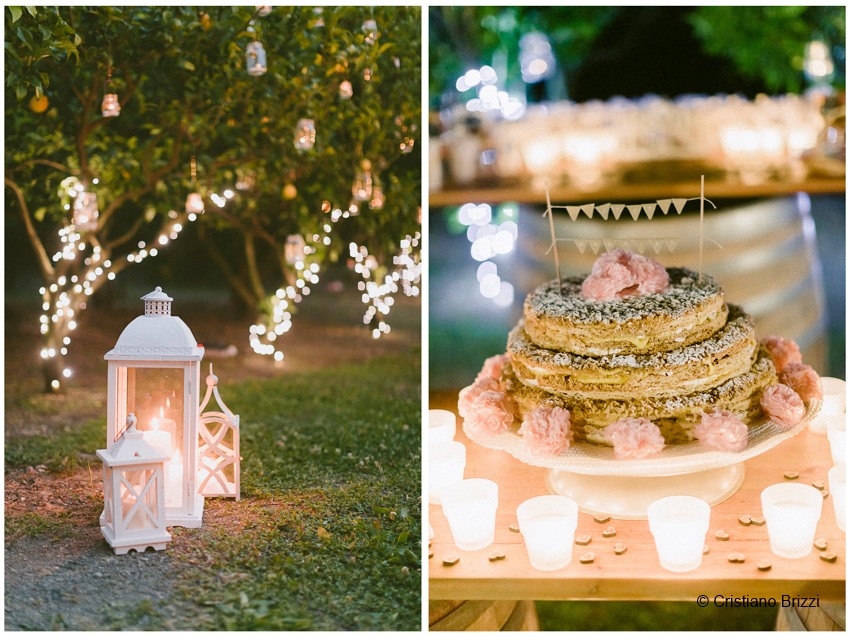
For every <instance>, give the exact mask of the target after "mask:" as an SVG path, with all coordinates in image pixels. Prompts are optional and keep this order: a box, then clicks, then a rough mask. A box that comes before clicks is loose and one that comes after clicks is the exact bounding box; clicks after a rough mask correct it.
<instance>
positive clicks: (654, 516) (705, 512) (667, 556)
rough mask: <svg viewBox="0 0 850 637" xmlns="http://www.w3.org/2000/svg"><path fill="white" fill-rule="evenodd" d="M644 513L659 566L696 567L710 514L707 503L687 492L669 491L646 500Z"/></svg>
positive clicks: (677, 570)
mask: <svg viewBox="0 0 850 637" xmlns="http://www.w3.org/2000/svg"><path fill="white" fill-rule="evenodd" d="M647 515H648V517H649V530H650V531H651V532H652V537H653V539H654V540H655V550H656V551H657V552H658V561H659V562H661V568H663V569H665V570H668V571H671V572H673V573H687V572H689V571H693V570H696V569H697V568H699V567H700V565H701V564H702V551H703V547H704V546H705V534H706V532H707V531H708V523H709V519H710V517H711V507H710V506H708V503H707V502H705V501H704V500H700V499H699V498H694V497H692V496H689V495H673V496H670V497H667V498H661V499H660V500H656V501H655V502H653V503H652V504H650V505H649V507H648V508H647Z"/></svg>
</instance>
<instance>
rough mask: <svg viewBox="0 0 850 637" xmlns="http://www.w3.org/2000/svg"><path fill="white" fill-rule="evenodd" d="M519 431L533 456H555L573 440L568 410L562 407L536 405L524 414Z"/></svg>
mask: <svg viewBox="0 0 850 637" xmlns="http://www.w3.org/2000/svg"><path fill="white" fill-rule="evenodd" d="M519 433H520V435H521V436H522V439H523V441H524V442H525V444H526V446H527V447H528V448H529V450H530V451H531V453H532V454H534V455H535V456H557V455H558V454H559V453H561V452H562V451H563V450H565V449H567V448H569V446H570V443H571V442H572V441H573V432H572V430H571V429H570V412H569V411H567V410H566V409H564V408H562V407H538V408H537V409H535V410H534V411H531V412H529V413H528V414H526V415H525V419H524V420H523V421H522V425H520V428H519Z"/></svg>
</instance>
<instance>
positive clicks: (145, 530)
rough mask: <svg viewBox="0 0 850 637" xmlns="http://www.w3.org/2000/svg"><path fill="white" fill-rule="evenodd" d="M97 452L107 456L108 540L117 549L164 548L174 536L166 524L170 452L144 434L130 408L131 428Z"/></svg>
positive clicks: (105, 530)
mask: <svg viewBox="0 0 850 637" xmlns="http://www.w3.org/2000/svg"><path fill="white" fill-rule="evenodd" d="M97 457H98V458H100V459H101V461H102V462H103V506H104V511H103V516H102V518H101V523H100V531H101V533H103V537H104V538H106V541H107V542H108V543H109V546H111V547H112V549H113V550H114V551H115V552H116V553H117V554H118V555H123V554H125V553H127V552H128V551H130V550H136V551H145V549H147V548H148V547H153V548H154V549H155V550H157V551H163V550H165V547H166V544H167V543H168V542H170V541H171V534H170V533H169V532H168V531H167V530H166V528H165V527H166V521H165V486H164V483H165V479H164V478H165V460H166V458H167V456H166V454H164V453H163V452H162V451H160V450H159V449H157V448H156V447H154V446H153V445H151V444H150V443H148V442H147V441H146V440H145V436H144V434H143V433H142V432H141V431H139V430H138V429H136V417H135V416H134V415H133V414H129V415H128V416H127V430H126V431H125V432H124V433H123V434H121V436H120V437H119V438H118V440H117V441H116V442H115V444H113V445H112V446H111V447H110V448H109V449H99V450H98V451H97Z"/></svg>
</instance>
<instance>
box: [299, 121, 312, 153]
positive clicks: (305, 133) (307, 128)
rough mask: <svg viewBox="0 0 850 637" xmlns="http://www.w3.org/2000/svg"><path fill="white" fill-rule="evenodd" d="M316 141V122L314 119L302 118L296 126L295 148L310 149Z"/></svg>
mask: <svg viewBox="0 0 850 637" xmlns="http://www.w3.org/2000/svg"><path fill="white" fill-rule="evenodd" d="M315 143H316V123H315V122H314V121H313V120H312V119H307V118H302V119H299V120H298V124H297V125H296V126H295V148H297V149H298V150H310V149H311V148H313V146H314V145H315Z"/></svg>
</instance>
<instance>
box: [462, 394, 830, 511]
mask: <svg viewBox="0 0 850 637" xmlns="http://www.w3.org/2000/svg"><path fill="white" fill-rule="evenodd" d="M819 409H820V402H819V401H814V402H813V403H811V404H809V406H808V409H807V412H806V415H805V417H804V418H803V420H802V421H801V422H800V423H798V424H797V425H795V426H794V427H792V428H790V429H789V428H785V427H783V426H781V425H778V424H777V423H775V422H772V421H767V422H764V423H762V424H759V425H756V426H754V427H751V428H750V433H749V440H748V443H747V447H746V448H745V449H744V450H743V451H739V452H727V451H714V450H711V449H707V448H706V447H704V446H703V445H702V444H700V443H699V442H692V443H687V444H681V445H671V446H668V447H665V448H664V449H663V450H662V451H661V453H660V454H658V455H655V456H652V457H650V458H643V459H638V460H618V459H617V458H615V457H614V450H613V449H612V448H610V447H602V446H598V445H593V444H589V443H586V442H581V443H578V444H575V445H573V446H571V447H570V448H569V449H567V450H566V451H565V452H563V453H562V454H561V455H558V456H536V455H534V454H532V453H531V452H530V451H529V450H528V448H527V447H526V446H525V444H524V442H523V440H522V436H520V435H519V434H518V433H517V432H516V431H508V432H505V433H502V434H499V435H497V436H492V437H486V438H485V437H482V436H477V435H474V434H473V433H472V432H470V431H469V430H468V429H467V428H466V425H465V423H464V432H465V433H466V435H467V436H468V437H469V438H470V439H471V440H472V441H473V442H475V443H477V444H479V445H481V446H482V447H487V448H489V449H498V450H500V451H506V452H507V453H509V454H511V455H512V456H514V457H515V458H516V459H517V460H520V461H522V462H524V463H526V464H529V465H533V466H538V467H545V468H547V469H549V471H548V473H547V477H546V484H547V486H548V487H549V489H550V491H552V492H553V493H556V494H559V495H566V496H569V497H571V498H572V499H574V500H575V501H576V502H577V503H578V505H579V509H581V510H582V511H584V512H586V513H591V514H607V515H610V516H611V517H613V518H617V519H620V520H645V519H646V509H647V507H648V506H649V505H650V503H652V502H653V501H655V500H657V499H658V498H663V497H665V496H668V495H692V496H695V497H698V498H701V499H703V500H705V501H706V502H708V504H709V505H711V506H714V505H715V504H719V503H720V502H723V501H724V500H726V499H727V498H729V497H730V496H731V495H732V494H733V493H735V492H736V491H737V490H738V488H739V487H740V486H741V483H743V481H744V461H745V460H749V459H750V458H754V457H755V456H758V455H759V454H762V453H764V452H765V451H768V450H769V449H772V448H773V447H775V446H776V445H778V444H780V443H781V442H782V441H784V440H787V439H789V438H791V437H792V436H795V435H797V434H798V433H800V432H801V431H803V429H805V427H806V425H807V424H808V423H809V421H810V420H811V419H812V418H813V417H814V416H815V414H817V412H818V410H819Z"/></svg>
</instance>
